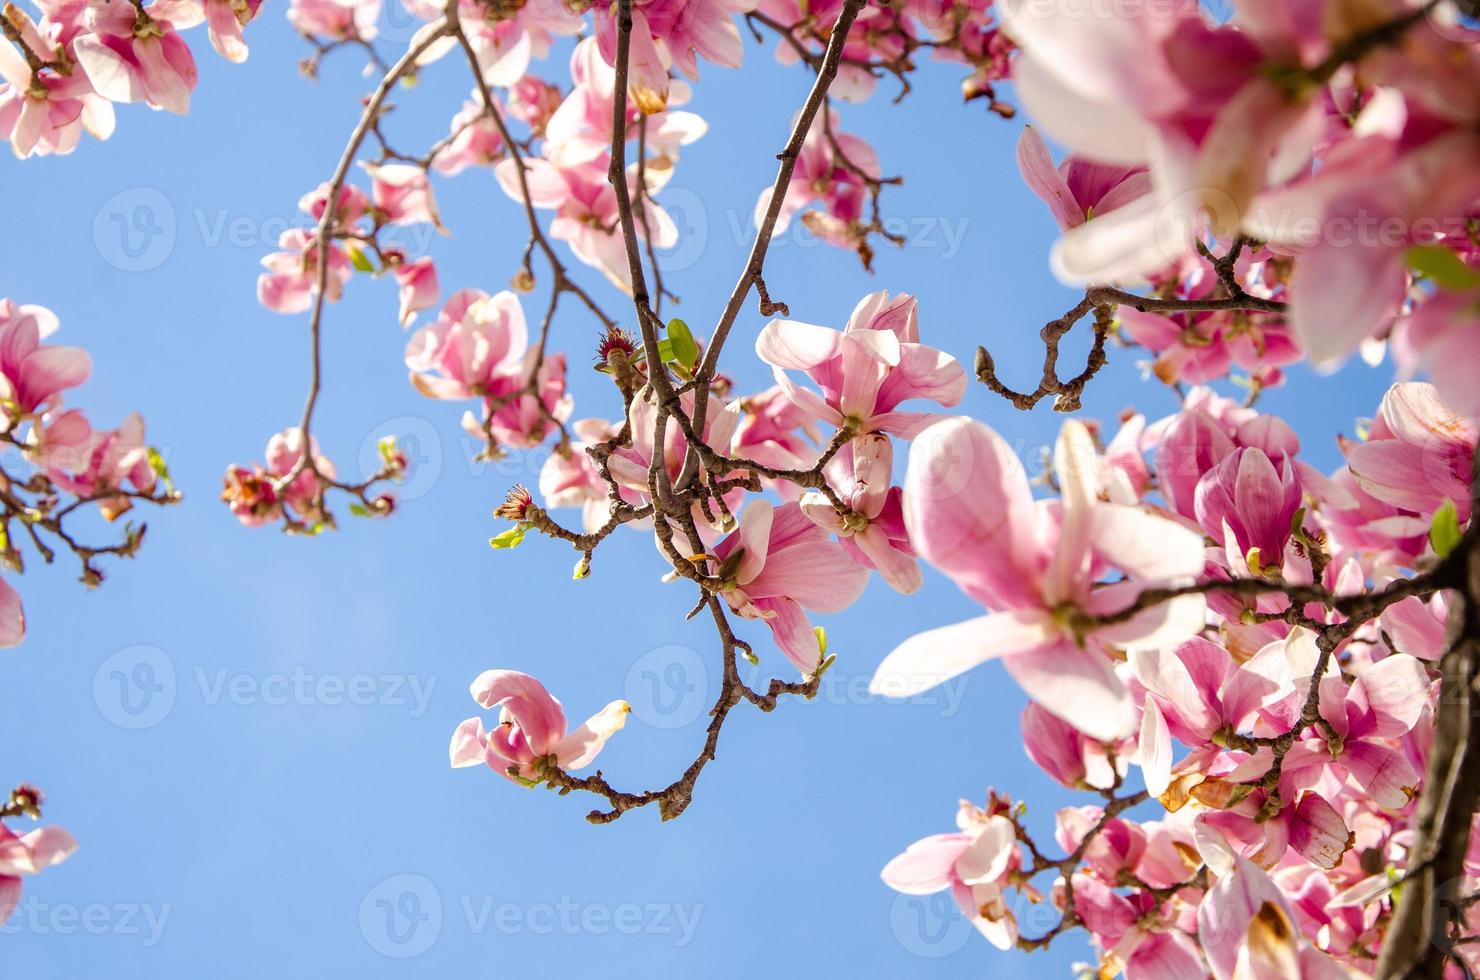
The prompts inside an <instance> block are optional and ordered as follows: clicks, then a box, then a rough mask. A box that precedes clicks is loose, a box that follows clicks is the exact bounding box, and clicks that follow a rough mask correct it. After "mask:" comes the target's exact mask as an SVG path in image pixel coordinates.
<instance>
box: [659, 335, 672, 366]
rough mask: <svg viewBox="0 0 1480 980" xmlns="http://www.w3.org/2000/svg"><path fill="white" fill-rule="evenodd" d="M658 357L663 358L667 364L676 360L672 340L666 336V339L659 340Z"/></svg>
mask: <svg viewBox="0 0 1480 980" xmlns="http://www.w3.org/2000/svg"><path fill="white" fill-rule="evenodd" d="M658 357H659V359H661V360H662V362H663V363H664V364H667V363H668V362H669V361H672V360H674V356H673V341H672V340H669V339H668V338H666V337H665V338H664V339H662V340H660V341H658Z"/></svg>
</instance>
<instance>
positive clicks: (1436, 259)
mask: <svg viewBox="0 0 1480 980" xmlns="http://www.w3.org/2000/svg"><path fill="white" fill-rule="evenodd" d="M1407 259H1408V267H1409V268H1411V269H1412V270H1413V271H1414V272H1417V273H1418V274H1419V275H1421V276H1423V277H1424V278H1425V279H1431V280H1433V282H1435V283H1436V284H1437V285H1439V286H1442V287H1443V288H1444V289H1453V290H1461V289H1474V288H1476V287H1480V269H1475V268H1473V267H1471V266H1468V265H1465V263H1464V260H1463V259H1461V258H1460V257H1459V255H1457V254H1456V253H1455V252H1454V250H1453V249H1448V248H1445V247H1444V246H1442V245H1414V246H1413V247H1412V248H1410V249H1409V250H1408V253H1407Z"/></svg>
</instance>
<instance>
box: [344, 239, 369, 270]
mask: <svg viewBox="0 0 1480 980" xmlns="http://www.w3.org/2000/svg"><path fill="white" fill-rule="evenodd" d="M344 250H345V251H346V252H348V253H349V262H350V265H352V266H354V267H355V268H356V269H359V270H360V271H361V272H374V271H375V266H374V265H372V264H371V263H370V258H369V256H367V255H366V254H365V253H364V252H362V251H361V250H360V247H359V246H358V245H355V244H354V243H353V242H350V243H347V244H346V245H345V246H344Z"/></svg>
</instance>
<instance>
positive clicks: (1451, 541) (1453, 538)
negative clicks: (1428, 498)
mask: <svg viewBox="0 0 1480 980" xmlns="http://www.w3.org/2000/svg"><path fill="white" fill-rule="evenodd" d="M1463 536H1464V535H1463V534H1462V533H1461V531H1460V529H1459V511H1457V510H1455V508H1454V501H1452V500H1446V501H1444V506H1442V507H1440V508H1439V509H1438V510H1437V511H1435V512H1434V526H1433V527H1431V528H1429V544H1431V545H1433V546H1434V554H1436V555H1438V556H1439V557H1440V558H1448V557H1449V553H1450V552H1451V551H1453V550H1454V549H1455V548H1456V547H1458V546H1459V542H1460V538H1462V537H1463Z"/></svg>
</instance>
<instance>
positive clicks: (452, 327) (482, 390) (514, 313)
mask: <svg viewBox="0 0 1480 980" xmlns="http://www.w3.org/2000/svg"><path fill="white" fill-rule="evenodd" d="M527 343H528V331H527V329H526V327H525V325H524V308H523V307H522V306H521V305H520V304H519V297H517V296H515V295H514V294H513V293H511V292H509V291H507V290H504V291H503V292H499V293H495V294H494V295H492V296H490V295H488V294H487V293H485V292H482V291H481V290H477V289H463V290H459V291H458V292H456V293H454V294H453V295H452V297H451V298H450V299H448V300H447V302H446V304H445V305H443V307H442V313H441V315H440V316H438V317H437V320H436V322H434V323H432V324H431V325H430V326H426V327H422V328H421V329H420V330H418V331H416V333H414V334H412V335H411V339H410V341H408V342H407V344H406V366H407V367H409V368H410V369H411V384H412V385H413V386H415V388H416V390H417V391H419V392H421V393H422V394H423V395H426V396H427V397H428V398H476V397H478V396H480V395H498V394H504V393H506V392H507V391H513V390H515V389H516V388H518V387H519V386H520V385H522V384H523V381H524V379H523V376H522V374H521V371H522V369H523V367H524V355H525V347H526V344H527Z"/></svg>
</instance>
